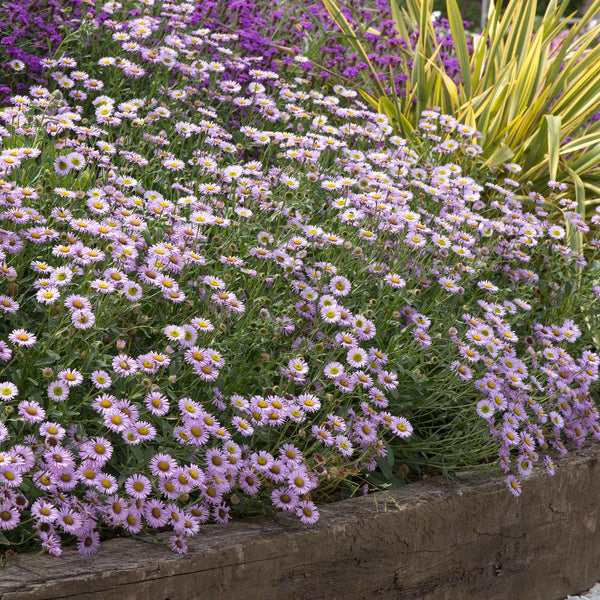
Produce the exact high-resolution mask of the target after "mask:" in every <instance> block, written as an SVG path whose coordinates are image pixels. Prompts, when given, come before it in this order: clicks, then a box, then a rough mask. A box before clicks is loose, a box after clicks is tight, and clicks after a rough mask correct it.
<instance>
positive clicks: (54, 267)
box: [0, 0, 600, 555]
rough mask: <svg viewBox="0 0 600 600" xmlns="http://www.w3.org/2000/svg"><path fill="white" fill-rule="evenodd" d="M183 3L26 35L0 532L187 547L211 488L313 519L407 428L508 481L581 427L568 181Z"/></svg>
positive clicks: (417, 450)
mask: <svg viewBox="0 0 600 600" xmlns="http://www.w3.org/2000/svg"><path fill="white" fill-rule="evenodd" d="M138 9H143V10H142V14H141V15H140V14H139V10H138ZM192 10H193V7H192V6H191V5H187V4H180V5H173V4H170V3H162V2H156V3H154V4H151V3H148V2H137V1H133V0H132V1H127V2H123V3H113V2H109V3H107V4H106V5H105V6H104V12H101V13H100V14H99V17H98V19H97V32H96V33H97V35H98V36H99V39H101V40H102V43H101V44H97V45H94V46H93V47H92V48H91V49H90V52H91V57H90V58H89V59H87V58H86V60H87V61H88V62H86V63H84V64H78V63H77V60H76V59H75V58H72V57H71V56H69V55H61V56H59V57H56V58H55V59H52V60H48V61H46V63H45V66H46V69H47V73H48V84H47V86H45V87H44V86H32V87H31V88H30V90H29V94H28V95H27V96H20V97H17V98H14V99H13V102H12V104H11V105H10V106H9V107H8V108H5V109H3V110H2V111H0V121H1V123H2V127H1V128H0V138H1V139H2V149H1V150H0V178H1V181H0V204H1V205H2V213H1V215H0V218H1V219H2V229H1V230H0V246H1V248H0V275H2V281H1V282H0V286H1V287H0V310H2V311H3V313H4V319H3V322H2V328H1V330H0V360H1V361H2V363H1V369H0V371H1V372H0V398H1V402H0V415H1V424H0V530H2V534H3V535H4V536H5V537H6V538H7V539H8V540H9V542H13V541H17V540H19V541H22V540H24V539H28V540H31V541H32V542H33V543H38V544H40V545H41V546H42V547H43V548H45V549H46V550H47V551H48V552H50V553H52V554H56V555H58V554H60V553H61V548H62V544H63V543H64V542H65V541H75V542H76V543H77V545H78V548H79V550H80V552H82V553H84V554H90V553H93V552H95V551H96V550H97V548H98V545H99V540H100V532H101V531H106V530H107V529H110V530H118V531H120V532H128V533H133V534H135V533H140V532H151V531H157V530H158V531H163V530H165V529H168V530H169V531H171V537H170V545H171V547H172V548H173V550H174V551H175V552H185V550H186V540H187V539H188V538H189V537H190V536H192V535H195V534H197V533H199V532H200V531H201V530H202V527H203V525H204V524H205V523H207V522H209V521H210V522H216V523H226V522H227V521H228V520H229V519H230V518H231V516H232V513H234V514H235V513H244V512H248V511H256V510H262V511H265V510H281V511H287V512H290V513H293V514H295V515H296V516H297V517H298V519H299V521H300V522H302V523H306V524H311V523H314V522H315V521H316V520H317V519H318V516H319V509H318V507H317V504H316V502H315V500H316V499H318V498H319V497H323V496H324V495H326V494H329V493H331V492H332V491H334V490H339V489H340V488H341V487H342V486H345V488H346V490H349V491H350V493H356V492H357V491H359V490H360V489H362V486H363V484H364V483H365V482H366V483H367V486H368V485H369V482H370V483H371V484H374V483H376V482H377V481H379V482H380V483H381V482H382V478H383V479H384V480H385V483H386V484H388V485H389V484H398V482H399V479H401V476H400V475H398V474H397V473H396V472H395V465H398V464H400V463H401V462H406V463H410V461H411V460H412V461H413V462H412V463H410V464H418V461H419V460H422V458H423V456H427V457H428V461H429V464H431V465H434V466H436V465H439V466H440V468H446V469H447V468H452V467H453V466H454V467H456V466H463V465H464V464H465V462H466V461H468V460H475V459H476V460H477V462H479V463H485V462H490V461H494V460H495V461H496V464H500V465H501V466H502V468H504V469H505V470H506V471H507V475H508V480H507V484H508V486H509V489H510V490H511V491H512V492H513V493H518V491H519V485H520V484H519V481H520V478H522V477H526V476H527V475H528V474H529V473H530V472H531V469H532V468H533V465H534V463H536V462H542V461H543V462H544V463H545V465H546V468H547V469H548V471H549V472H550V473H552V472H553V469H554V467H553V464H552V455H553V454H554V453H555V452H554V451H558V452H565V451H566V448H567V444H572V445H575V446H576V447H577V446H579V445H581V443H583V440H584V439H585V438H586V437H587V436H589V435H591V436H594V437H598V436H600V425H599V424H598V414H597V409H596V406H595V403H594V400H593V392H594V385H596V383H597V380H598V362H599V358H598V355H597V354H596V350H597V347H596V342H595V339H594V335H593V333H594V331H597V329H594V327H595V326H596V325H595V322H594V319H595V318H596V313H593V312H590V313H589V314H585V315H582V314H581V311H580V306H582V305H584V302H591V300H592V299H593V298H596V300H595V301H596V302H597V296H598V295H599V294H600V291H599V290H600V287H598V284H599V282H598V279H599V278H598V273H597V271H594V268H593V265H590V264H588V263H587V262H586V259H585V258H584V257H583V256H580V255H579V254H578V253H577V252H575V251H574V250H572V249H571V248H570V247H569V245H568V244H567V243H566V240H567V237H568V232H569V231H572V229H573V228H575V229H583V228H584V227H587V226H586V225H585V223H584V222H583V218H582V216H581V215H579V214H578V213H577V207H576V204H575V203H574V202H573V201H572V200H569V199H568V198H567V197H566V195H565V194H566V192H567V190H562V189H556V190H555V191H554V192H553V193H554V194H555V195H556V198H554V199H553V200H556V201H559V202H560V203H561V204H562V207H561V208H562V211H561V213H560V215H555V214H549V213H547V212H546V210H547V208H546V207H547V204H546V201H545V200H546V199H544V198H543V197H541V196H539V194H536V193H530V194H529V195H528V194H527V192H526V191H524V190H521V189H519V188H518V186H517V184H516V183H515V182H514V181H513V180H512V179H511V174H512V173H514V171H515V170H516V169H518V166H517V165H506V167H505V168H504V169H503V170H501V171H497V172H493V173H492V172H489V171H487V170H486V169H484V168H483V167H482V166H481V164H480V163H479V162H478V160H477V157H478V155H479V153H480V152H481V148H480V147H479V146H478V144H477V139H478V134H477V132H476V131H475V130H473V129H472V128H470V127H466V126H464V125H461V124H460V123H457V122H456V120H455V119H453V118H452V117H449V116H447V115H441V114H439V113H438V112H436V111H427V112H425V113H424V114H423V119H422V123H421V131H422V135H423V140H424V144H423V148H424V149H425V150H424V153H422V154H418V153H417V152H416V151H415V150H414V149H412V148H411V147H410V146H409V144H408V143H407V142H406V141H405V140H403V139H402V138H400V137H398V136H395V135H393V134H392V131H391V127H390V126H389V124H388V122H387V119H386V117H385V116H383V115H381V114H378V113H375V112H373V111H372V110H370V109H369V108H368V107H367V106H366V105H364V104H363V103H362V102H361V101H360V100H359V99H358V98H357V97H356V94H355V93H354V92H352V91H351V90H347V89H345V88H344V87H341V86H336V87H335V88H334V89H333V92H332V93H331V94H325V93H323V92H321V91H319V90H318V89H314V88H313V87H311V85H310V83H309V82H306V81H305V80H303V79H299V78H296V79H288V80H286V79H285V78H284V77H283V76H282V75H281V74H279V73H276V72H273V71H264V70H258V69H255V68H254V67H253V64H254V61H253V58H252V57H251V56H247V55H243V54H240V53H239V52H238V46H237V42H238V40H237V36H236V35H233V34H229V33H216V32H214V31H211V30H209V29H207V28H203V27H198V26H197V25H192V24H191V19H190V14H191V12H192ZM107 14H108V16H107ZM74 50H77V48H75V49H74ZM215 53H218V54H219V56H220V57H221V59H220V60H213V56H214V54H215ZM79 54H80V53H78V52H75V51H73V56H77V55H79ZM232 71H238V72H239V71H243V72H245V73H247V74H248V76H249V78H250V80H251V83H249V84H244V85H242V84H240V83H239V82H238V81H234V80H231V79H230V78H229V77H228V75H227V73H230V72H232ZM565 217H566V219H565ZM593 250H594V246H593V245H591V248H590V251H593ZM552 449H553V451H551V450H552ZM415 456H416V457H418V458H417V459H415V458H414V457H415ZM411 457H412V458H411Z"/></svg>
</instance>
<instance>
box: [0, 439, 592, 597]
mask: <svg viewBox="0 0 600 600" xmlns="http://www.w3.org/2000/svg"><path fill="white" fill-rule="evenodd" d="M599 458H600V450H598V449H597V448H592V449H587V450H585V451H583V452H580V453H577V454H571V455H569V456H568V457H567V458H565V459H563V460H560V461H559V462H558V466H557V472H556V475H555V476H554V478H550V477H548V476H546V475H545V474H543V473H534V474H533V475H532V476H531V477H530V478H529V479H528V480H526V481H525V482H524V484H523V493H522V495H521V496H520V497H519V498H517V499H515V498H513V497H512V496H511V495H510V493H509V492H508V491H507V490H506V488H505V486H504V483H503V482H480V483H460V484H457V483H451V482H448V481H445V480H442V479H439V478H435V479H430V480H427V481H423V482H419V483H414V484H411V485H409V486H407V487H405V488H403V489H401V490H394V491H391V492H379V493H377V494H373V495H371V496H368V497H365V498H355V499H352V500H346V501H343V502H338V503H335V504H330V505H327V506H323V507H321V509H320V510H321V519H320V521H319V522H318V523H317V524H316V525H314V526H312V527H305V526H299V525H297V524H295V523H292V521H290V520H288V519H281V520H274V519H270V520H269V519H260V520H259V519H256V520H245V521H242V522H234V523H231V524H229V525H227V526H216V525H214V526H213V525H210V526H205V528H204V532H203V534H202V535H199V536H197V537H195V538H193V539H192V541H191V543H190V552H189V553H188V554H187V555H184V556H177V555H174V554H172V553H171V552H170V551H169V550H167V549H166V548H164V547H162V546H159V545H156V544H155V543H149V542H144V541H139V540H132V539H115V540H111V541H108V542H105V543H103V544H102V546H101V548H100V551H99V553H98V554H97V555H95V556H93V557H81V556H78V555H77V554H76V552H75V551H73V550H72V549H69V550H67V551H66V552H65V553H64V555H63V556H62V557H61V558H53V557H50V556H47V555H41V556H40V555H24V556H20V557H18V558H17V559H15V561H14V562H13V563H11V564H10V565H9V566H8V567H6V568H5V569H3V570H0V600H42V599H43V600H50V599H56V600H58V599H61V600H62V599H69V600H75V599H78V600H79V599H80V600H84V599H85V600H128V599H132V600H203V599H205V598H206V599H207V600H221V599H222V600H238V599H239V600H271V599H272V600H286V599H290V600H320V599H323V600H335V599H340V600H342V599H343V600H352V599H356V600H359V599H360V600H362V599H365V600H378V599H394V600H417V599H418V600H470V599H473V600H555V599H556V600H560V599H562V598H564V597H565V596H566V595H567V594H568V593H575V592H579V591H581V590H585V589H587V588H589V587H591V586H592V585H593V584H594V583H595V582H596V581H598V580H599V579H600V536H599V535H598V533H597V530H598V524H599V520H600V486H599V482H600V461H599V460H598V459H599Z"/></svg>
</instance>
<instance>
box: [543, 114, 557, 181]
mask: <svg viewBox="0 0 600 600" xmlns="http://www.w3.org/2000/svg"><path fill="white" fill-rule="evenodd" d="M545 118H546V123H547V125H548V161H549V163H550V179H553V180H556V173H557V171H558V158H559V150H560V139H561V138H560V122H561V118H560V117H559V116H555V115H546V117H545Z"/></svg>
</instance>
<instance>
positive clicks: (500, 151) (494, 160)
mask: <svg viewBox="0 0 600 600" xmlns="http://www.w3.org/2000/svg"><path fill="white" fill-rule="evenodd" d="M514 155H515V153H514V152H513V151H512V150H511V149H510V148H509V147H508V146H507V145H506V144H500V145H499V146H498V147H497V148H496V150H494V152H493V154H492V155H491V156H490V157H489V158H488V160H487V161H486V162H487V164H488V165H490V166H491V167H496V166H498V165H500V164H502V163H505V162H507V161H509V160H511V159H512V158H513V156H514Z"/></svg>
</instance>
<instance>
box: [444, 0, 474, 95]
mask: <svg viewBox="0 0 600 600" xmlns="http://www.w3.org/2000/svg"><path fill="white" fill-rule="evenodd" d="M446 10H447V12H448V21H449V23H450V31H451V32H452V40H453V42H454V51H455V52H456V57H457V58H458V66H459V67H460V72H461V74H462V79H463V85H464V87H465V92H466V94H467V97H468V98H470V97H471V64H470V62H469V50H468V48H467V36H466V34H465V27H464V25H463V20H462V15H461V14H460V9H459V8H458V4H457V3H456V0H446Z"/></svg>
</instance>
